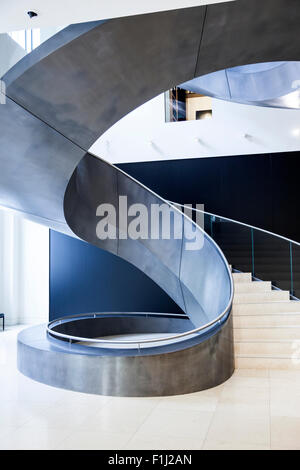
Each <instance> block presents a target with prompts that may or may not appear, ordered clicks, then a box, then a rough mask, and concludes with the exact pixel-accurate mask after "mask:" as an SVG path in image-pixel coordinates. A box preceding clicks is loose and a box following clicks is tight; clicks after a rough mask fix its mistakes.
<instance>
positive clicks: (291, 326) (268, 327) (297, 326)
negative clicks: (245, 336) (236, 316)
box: [233, 325, 300, 330]
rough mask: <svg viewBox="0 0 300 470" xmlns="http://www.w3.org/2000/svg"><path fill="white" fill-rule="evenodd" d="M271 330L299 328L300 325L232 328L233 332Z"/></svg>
mask: <svg viewBox="0 0 300 470" xmlns="http://www.w3.org/2000/svg"><path fill="white" fill-rule="evenodd" d="M263 328H264V329H268V330H270V329H273V328H276V329H278V328H281V329H282V328H300V325H276V326H271V325H268V326H261V325H257V326H256V325H255V326H234V327H233V329H234V330H258V329H263Z"/></svg>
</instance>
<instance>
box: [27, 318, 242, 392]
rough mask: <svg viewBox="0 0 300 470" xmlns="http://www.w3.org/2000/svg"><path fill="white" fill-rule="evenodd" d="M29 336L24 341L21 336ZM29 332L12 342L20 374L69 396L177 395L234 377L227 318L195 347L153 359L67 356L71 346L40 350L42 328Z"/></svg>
mask: <svg viewBox="0 0 300 470" xmlns="http://www.w3.org/2000/svg"><path fill="white" fill-rule="evenodd" d="M29 330H32V331H31V338H30V339H27V338H26V335H24V333H25V332H27V331H28V332H29ZM29 330H25V331H24V332H22V333H23V335H22V333H20V334H19V337H18V368H19V370H20V372H22V373H23V374H25V375H26V376H28V377H30V378H32V379H33V380H36V381H39V382H42V383H45V384H48V385H52V386H55V387H60V388H65V389H69V390H74V391H79V392H84V393H92V394H99V395H111V396H131V397H139V396H143V397H145V396H168V395H178V394H185V393H192V392H196V391H199V390H205V389H207V388H211V387H215V386H217V385H219V384H221V383H223V382H224V381H225V380H227V379H229V377H230V376H231V375H232V373H233V371H234V354H233V336H232V319H231V318H230V319H229V320H228V322H227V323H226V325H225V326H224V327H223V329H222V330H220V331H219V332H218V333H217V334H216V335H214V336H213V337H211V338H209V339H207V340H206V341H204V342H202V343H200V344H197V345H194V346H192V347H188V348H184V349H181V350H179V351H175V352H170V353H163V352H162V353H157V354H153V355H132V356H128V355H127V356H126V355H121V354H119V355H118V356H117V355H116V354H114V355H104V354H102V355H99V354H98V355H97V354H96V353H95V352H94V354H83V353H81V354H80V353H78V351H77V352H75V351H74V352H72V348H73V346H74V345H72V346H69V352H67V351H64V350H59V349H57V348H56V347H55V346H52V347H49V344H46V347H45V341H43V337H42V336H43V334H44V327H43V325H42V326H39V327H34V328H30V329H29ZM33 330H35V331H33ZM37 338H40V341H38V339H37ZM48 343H49V341H48ZM91 349H93V348H91ZM94 349H96V348H94ZM156 349H157V348H156Z"/></svg>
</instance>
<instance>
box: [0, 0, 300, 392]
mask: <svg viewBox="0 0 300 470" xmlns="http://www.w3.org/2000/svg"><path fill="white" fill-rule="evenodd" d="M288 1H289V2H290V3H291V4H292V5H291V8H287V5H286V4H287V0H265V1H264V2H261V1H260V0H252V1H251V2H249V1H248V0H240V1H239V2H229V3H226V4H222V3H220V4H215V5H210V6H208V7H206V6H205V7H197V8H188V9H185V10H175V11H171V12H162V13H155V14H151V15H140V16H137V17H128V18H120V19H113V20H111V21H106V22H94V23H87V24H81V25H73V26H70V27H68V28H66V29H65V30H63V31H61V32H60V33H58V34H57V35H55V36H54V37H52V38H51V39H49V40H48V41H46V42H45V43H43V44H42V45H41V46H40V47H38V48H37V49H35V50H34V51H33V52H32V53H31V54H29V55H27V56H26V57H25V58H24V59H23V60H21V61H20V62H19V63H18V64H17V65H16V66H15V67H13V68H12V69H11V70H10V71H9V72H8V73H7V75H6V76H5V77H4V81H5V83H6V105H4V106H2V105H1V106H0V127H1V133H0V165H1V173H0V204H3V205H6V206H9V207H12V208H13V209H15V210H18V211H20V212H22V213H26V214H29V217H33V216H35V217H40V218H42V219H43V220H44V222H45V223H46V224H48V225H49V226H50V227H51V228H54V229H57V230H60V231H64V232H65V233H69V234H70V233H73V235H75V236H78V237H80V238H82V239H84V240H86V241H87V242H89V243H93V244H95V245H96V246H98V247H100V248H102V249H105V250H107V251H110V252H111V253H114V254H116V255H118V256H120V257H122V258H123V259H125V260H127V261H128V262H130V263H132V264H133V265H135V266H136V267H138V268H139V269H141V270H142V271H143V272H144V273H145V274H147V275H148V276H150V277H151V278H152V279H153V280H154V281H155V282H156V283H158V284H159V285H160V286H161V287H162V289H164V290H165V291H166V292H167V293H168V294H169V295H170V296H171V297H172V298H173V299H174V300H175V302H177V304H178V305H179V306H181V308H182V309H183V311H184V312H185V313H186V314H187V316H188V317H189V318H190V321H191V322H192V323H193V325H194V326H195V327H197V328H199V327H202V326H204V325H206V324H208V323H211V322H213V324H212V326H211V327H210V328H208V332H206V331H205V333H203V334H200V335H197V344H193V345H190V341H192V340H193V341H196V340H195V339H194V338H192V339H191V338H189V337H187V339H186V340H185V341H180V346H179V345H178V344H177V343H174V344H173V345H172V347H173V348H174V351H173V352H172V353H170V354H168V353H162V354H161V355H160V354H159V349H160V346H156V347H155V350H156V352H155V353H154V354H153V355H149V354H146V353H145V354H144V355H143V359H141V357H140V352H139V354H138V355H137V354H136V355H135V356H126V357H124V356H122V359H119V356H120V355H121V352H120V350H118V348H115V349H114V351H113V352H112V351H110V357H109V358H108V357H107V356H102V355H100V354H99V350H98V353H97V354H96V356H97V357H95V352H94V353H93V357H92V358H91V357H90V356H89V353H88V354H85V353H84V351H83V350H82V349H81V350H80V351H81V352H79V351H76V353H75V351H74V349H73V347H74V346H75V345H71V349H69V350H68V352H66V351H64V352H62V350H61V347H62V344H63V343H64V342H63V341H60V340H56V339H53V338H50V337H49V336H48V337H46V336H45V334H44V333H45V327H43V328H44V330H43V329H40V330H39V331H38V332H37V330H36V329H29V330H28V331H27V333H24V336H22V335H21V337H20V338H19V368H20V370H21V371H22V372H23V373H25V374H27V375H28V376H30V377H32V378H35V379H37V380H40V381H43V382H45V383H51V384H53V385H57V386H62V387H66V388H72V389H75V390H79V389H80V390H81V391H91V392H93V393H111V394H138V395H141V394H145V395H149V394H151V393H154V394H159V393H167V392H170V393H186V392H187V391H192V390H193V391H195V390H197V389H200V388H201V389H202V388H205V387H208V386H213V385H216V384H218V383H220V382H221V381H222V380H225V379H226V378H228V377H229V376H230V374H231V373H232V370H233V364H234V363H233V355H232V342H231V341H230V339H229V340H228V338H230V336H231V328H232V326H231V319H230V317H229V320H228V321H227V323H226V326H224V325H222V324H218V323H215V321H216V319H217V318H218V317H219V316H220V315H223V319H224V321H225V319H226V318H227V314H229V311H230V307H231V299H232V279H231V274H230V272H229V269H228V265H227V263H226V261H225V260H224V257H223V255H222V253H221V252H220V250H219V248H218V247H217V246H216V245H215V243H214V242H213V241H212V240H211V239H210V238H209V237H208V236H207V235H205V236H204V245H203V248H202V249H201V250H198V251H196V252H193V251H186V250H183V249H182V248H183V242H184V239H183V240H175V239H172V240H135V241H134V240H122V239H121V238H117V239H116V240H106V241H101V240H99V239H98V238H97V237H96V232H95V227H96V223H97V219H96V210H95V209H96V207H97V206H98V205H99V204H100V203H104V202H110V203H112V204H115V205H116V206H117V204H116V202H117V199H118V196H119V195H127V196H128V203H129V204H132V203H135V202H143V203H144V204H145V205H146V206H147V207H148V206H149V205H150V204H151V203H161V202H163V201H164V200H163V199H161V198H160V197H159V196H158V195H156V194H154V193H153V192H151V191H149V190H148V189H147V188H145V187H144V186H143V185H141V184H139V183H138V182H136V181H135V180H133V179H132V178H130V177H129V176H128V175H126V174H124V173H123V172H121V171H120V170H118V169H117V168H116V167H113V166H112V165H109V164H107V163H106V162H104V161H103V160H101V159H99V158H96V157H94V156H92V155H90V154H89V153H88V150H89V148H90V147H91V146H92V144H93V143H94V142H95V141H96V140H97V139H98V138H99V136H100V135H101V134H103V132H105V131H106V130H107V129H108V128H109V127H111V126H112V125H113V124H114V123H115V122H117V121H118V120H119V119H121V118H122V117H123V116H125V115H126V114H128V113H129V112H130V111H132V110H133V109H135V108H136V107H138V106H140V105H141V104H143V103H144V102H145V101H147V100H149V99H151V98H153V97H154V96H156V95H158V94H160V93H162V92H164V91H165V90H168V89H171V88H172V87H174V86H176V85H177V84H180V83H183V82H186V81H189V80H191V79H193V78H195V77H198V76H201V75H205V74H208V73H211V72H214V71H216V70H222V69H226V68H229V67H234V66H237V65H244V64H247V63H248V64H249V63H253V62H255V60H259V62H270V61H277V62H278V61H285V60H292V61H297V60H299V57H300V46H299V43H298V42H297V41H294V38H295V37H297V35H298V28H299V21H300V5H299V2H298V1H297V2H296V1H294V0H288ZM291 11H293V15H291V14H290V12H291ZM257 12H259V15H258V14H257ZM274 25H276V34H275V35H274V27H275V26H274ZM216 31H217V34H216ZM236 37H239V41H236V39H235V38H236ZM181 217H182V216H181ZM188 223H190V224H192V222H191V221H189V222H188ZM116 228H117V231H118V234H120V233H121V232H122V229H123V227H120V226H117V227H116ZM196 230H199V231H200V232H201V229H200V228H199V227H197V228H196ZM201 233H202V232H201ZM145 322H146V319H145ZM145 324H146V323H145ZM226 331H227V332H226ZM36 335H37V336H36ZM80 336H82V334H80ZM83 336H84V335H83ZM25 337H26V341H25ZM226 338H227V339H226ZM36 339H38V340H40V339H41V342H42V343H41V344H42V346H41V349H40V350H39V349H38V347H35V346H34V340H36ZM31 341H32V344H30V342H31ZM25 343H26V344H25ZM35 344H36V345H37V343H35ZM158 344H159V343H158ZM83 347H84V346H83V345H78V348H83ZM179 347H180V349H178V350H176V348H179ZM94 349H95V348H94ZM58 350H59V352H58ZM147 351H148V348H147ZM73 353H74V354H73ZM62 355H63V356H62ZM62 357H63V361H62V362H61V359H62ZM144 357H145V358H144ZM222 357H224V360H223V361H222ZM54 358H55V360H54ZM147 361H149V362H147ZM60 364H63V366H62V368H60ZM187 364H188V365H189V366H188V367H187ZM93 367H94V368H95V370H96V371H97V374H95V373H94V374H91V368H93ZM164 367H166V368H167V370H168V374H167V375H166V377H167V380H168V379H170V380H174V381H175V382H176V383H175V382H174V384H173V386H171V385H170V386H166V384H165V380H166V379H165V378H164ZM111 368H112V369H111ZM171 369H173V371H172V370H171ZM122 370H123V372H122ZM143 370H144V373H143V372H142V371H143ZM150 370H151V371H152V372H150ZM116 371H117V374H116V373H115V372H116ZM174 371H176V373H177V375H178V377H177V378H175V377H174V373H175V372H174ZM209 371H210V373H209ZM101 374H102V375H101ZM147 374H149V375H147ZM170 374H171V375H170ZM180 374H182V376H180ZM187 374H190V375H187ZM206 375H207V377H209V380H206V378H205V377H206ZM66 376H67V377H68V380H66V379H65V377H66ZM79 376H80V377H81V379H80V383H79V382H78V381H79ZM116 376H117V382H116V381H115V377H116ZM200 376H201V378H199V377H200ZM90 377H91V378H90ZM139 377H142V379H141V380H139ZM147 377H151V378H152V379H153V380H154V377H155V385H156V387H157V388H156V391H154V389H153V385H151V384H150V383H149V379H147ZM170 377H171V378H170ZM102 379H103V382H101V384H100V383H99V381H101V380H102ZM90 380H93V381H94V383H93V384H91V382H90ZM128 380H130V383H128ZM97 381H98V382H97ZM160 383H161V384H165V388H163V385H161V386H160V385H159V384H160ZM106 384H107V385H106Z"/></svg>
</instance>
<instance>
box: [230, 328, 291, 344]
mask: <svg viewBox="0 0 300 470" xmlns="http://www.w3.org/2000/svg"><path fill="white" fill-rule="evenodd" d="M233 334H234V341H235V342H237V341H249V340H284V339H289V340H297V341H298V340H299V341H300V326H286V325H285V326H280V327H276V326H273V327H264V326H260V327H256V328H255V327H253V328H234V331H233Z"/></svg>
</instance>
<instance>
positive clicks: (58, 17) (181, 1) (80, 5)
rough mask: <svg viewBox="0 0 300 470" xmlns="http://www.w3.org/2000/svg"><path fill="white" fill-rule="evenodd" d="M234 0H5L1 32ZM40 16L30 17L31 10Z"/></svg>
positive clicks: (0, 16)
mask: <svg viewBox="0 0 300 470" xmlns="http://www.w3.org/2000/svg"><path fill="white" fill-rule="evenodd" d="M228 1H233V0H152V1H151V2H149V1H148V0H147V1H146V0H109V1H105V2H104V1H100V0H88V1H85V2H83V1H82V0H63V1H62V0H43V1H42V2H41V0H1V15H0V32H9V31H14V30H18V29H30V28H39V27H45V26H46V27H47V26H49V25H50V26H57V25H60V24H65V23H66V24H72V23H80V22H84V21H94V20H103V19H107V18H117V17H119V16H130V15H137V14H141V13H150V12H153V11H163V10H176V9H177V8H186V7H194V6H199V5H206V4H209V3H220V2H228ZM29 10H33V11H35V12H36V13H38V17H35V18H33V19H29V17H28V15H27V11H29Z"/></svg>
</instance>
